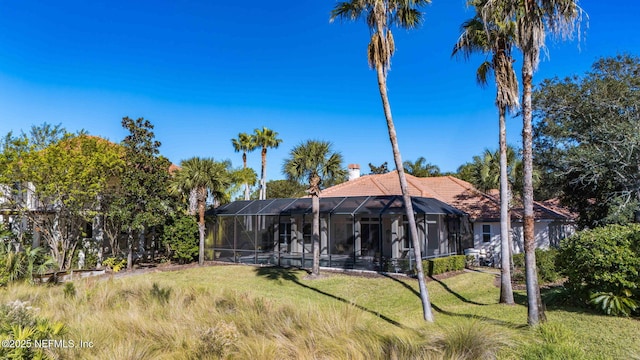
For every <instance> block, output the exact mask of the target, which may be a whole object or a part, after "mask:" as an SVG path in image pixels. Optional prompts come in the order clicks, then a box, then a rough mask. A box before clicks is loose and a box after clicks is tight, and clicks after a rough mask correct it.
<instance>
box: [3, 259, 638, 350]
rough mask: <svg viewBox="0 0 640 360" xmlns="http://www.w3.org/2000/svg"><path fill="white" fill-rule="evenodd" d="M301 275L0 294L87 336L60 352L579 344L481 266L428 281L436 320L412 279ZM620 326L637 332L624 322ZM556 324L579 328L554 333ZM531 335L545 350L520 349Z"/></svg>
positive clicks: (207, 274)
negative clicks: (529, 313)
mask: <svg viewBox="0 0 640 360" xmlns="http://www.w3.org/2000/svg"><path fill="white" fill-rule="evenodd" d="M303 275H304V272H296V271H280V270H273V271H271V270H269V271H266V270H260V269H252V268H248V267H211V268H198V269H191V270H187V271H180V272H172V273H154V274H145V275H140V276H129V277H125V278H121V279H108V278H107V279H86V280H82V281H76V282H74V283H73V290H75V291H71V289H70V288H71V286H69V285H68V286H66V287H65V286H28V285H13V286H10V287H8V288H4V289H0V303H7V302H9V301H13V300H21V301H28V302H29V304H31V306H33V307H35V308H38V310H37V315H38V316H40V317H45V318H48V319H50V320H52V321H60V322H63V323H64V324H66V329H67V334H66V335H65V336H64V337H65V338H66V339H73V340H74V341H75V342H76V343H78V342H79V341H80V340H82V341H91V342H93V347H91V348H77V347H76V348H74V349H52V350H53V355H54V356H55V357H58V358H60V359H266V360H269V359H354V360H357V359H363V360H364V359H366V360H369V359H385V360H386V359H494V358H496V357H502V358H521V357H522V356H521V355H522V354H524V353H529V354H531V355H533V356H530V357H529V358H544V356H545V354H560V355H561V354H566V353H570V354H584V352H583V351H582V350H580V351H574V350H575V349H574V348H573V344H574V342H577V341H580V343H585V344H588V343H589V341H588V339H586V338H584V336H585V335H584V334H582V333H579V332H578V331H577V330H576V329H573V328H571V329H570V330H569V329H564V330H566V331H564V330H563V329H560V330H563V331H560V330H558V329H555V328H554V327H553V325H551V326H545V327H543V328H541V329H539V330H537V331H527V330H526V328H524V322H525V320H526V317H525V312H526V308H524V307H522V306H515V307H504V306H501V305H498V304H496V303H491V301H495V300H492V299H497V290H496V289H494V288H493V285H492V284H491V281H492V278H491V277H490V276H485V275H484V274H465V275H461V276H460V277H459V279H456V278H452V279H447V280H445V282H443V283H435V282H434V283H430V284H429V286H430V287H431V288H430V290H433V299H432V301H433V302H434V304H436V305H437V306H438V309H439V310H437V311H438V312H437V313H436V315H438V319H437V323H436V325H429V324H424V323H421V322H419V321H418V320H415V319H414V318H417V319H419V314H420V307H419V302H418V298H417V296H416V295H415V291H416V290H415V289H413V290H412V288H411V286H413V284H412V282H411V281H407V282H405V281H404V280H397V279H396V280H393V279H385V278H377V279H364V278H353V277H348V276H343V275H333V276H328V277H326V278H323V279H321V280H313V281H310V280H309V281H307V280H303V279H302V278H303ZM485 282H486V285H482V284H484V283H485ZM469 284H476V285H474V286H470V285H469ZM550 315H551V317H552V318H553V317H554V316H555V315H554V313H553V312H551V314H550ZM558 316H563V318H566V319H571V320H573V321H580V322H581V321H590V319H586V318H585V317H586V316H588V315H584V316H582V315H579V316H578V315H575V314H567V315H565V314H563V313H561V314H560V315H558ZM514 319H520V320H521V321H522V324H523V325H519V323H518V320H514ZM598 321H602V323H603V324H608V321H609V320H608V319H604V318H598ZM634 324H635V323H631V325H634ZM621 328H623V329H625V328H626V329H627V330H625V331H629V333H630V334H632V335H631V336H632V337H633V336H636V335H633V334H634V332H633V328H630V327H629V326H628V325H625V326H623V327H621ZM565 333H566V334H574V333H575V334H576V336H578V335H579V336H582V337H583V339H582V340H573V339H572V337H573V336H569V338H567V337H566V336H564V337H563V336H560V337H558V336H559V335H554V334H560V335H562V334H565ZM554 336H556V338H554ZM533 338H536V339H541V342H538V341H536V340H532V339H533ZM569 340H571V341H569ZM512 344H513V345H514V346H505V345H512ZM546 344H550V345H546ZM540 345H544V347H545V348H548V349H546V350H545V351H540V352H538V353H536V352H532V351H531V350H532V349H534V348H540ZM568 345H571V346H570V347H567V346H568ZM520 350H522V351H520ZM569 350H571V351H569ZM616 351H617V350H616ZM540 356H542V357H540Z"/></svg>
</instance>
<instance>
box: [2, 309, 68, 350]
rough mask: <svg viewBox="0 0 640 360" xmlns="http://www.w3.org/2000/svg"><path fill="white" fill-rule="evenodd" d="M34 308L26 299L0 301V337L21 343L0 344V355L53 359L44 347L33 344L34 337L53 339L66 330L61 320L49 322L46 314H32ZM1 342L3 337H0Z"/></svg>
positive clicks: (38, 339) (39, 339) (37, 338)
mask: <svg viewBox="0 0 640 360" xmlns="http://www.w3.org/2000/svg"><path fill="white" fill-rule="evenodd" d="M35 311H37V309H34V308H32V307H31V306H29V304H28V303H27V302H22V301H20V300H16V301H13V302H10V303H8V304H4V305H0V338H1V339H2V340H7V341H16V342H19V343H20V344H23V346H10V344H11V343H7V344H6V346H2V347H0V358H2V359H25V360H26V359H53V357H52V356H51V354H49V353H48V352H47V349H43V348H38V347H37V346H35V341H41V340H48V339H56V338H59V337H60V336H62V335H64V334H65V333H66V329H65V326H64V324H63V323H60V322H55V323H52V322H50V321H49V320H48V319H46V318H42V317H38V316H35V314H34V313H35ZM3 345H5V341H3Z"/></svg>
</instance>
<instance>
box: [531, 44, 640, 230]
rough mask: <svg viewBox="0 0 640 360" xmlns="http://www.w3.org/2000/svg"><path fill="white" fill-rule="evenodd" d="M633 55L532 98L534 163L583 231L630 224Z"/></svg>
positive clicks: (637, 195) (639, 179)
mask: <svg viewBox="0 0 640 360" xmlns="http://www.w3.org/2000/svg"><path fill="white" fill-rule="evenodd" d="M639 75H640V58H639V57H637V56H631V55H618V56H616V57H608V58H602V59H599V60H598V61H596V62H595V63H594V64H593V66H592V70H591V71H589V72H587V73H586V74H584V75H583V76H573V77H568V78H565V79H562V80H561V79H558V78H553V79H548V80H545V81H544V82H542V84H541V85H540V86H539V87H538V89H537V90H536V91H535V93H534V97H533V101H534V109H535V112H534V115H535V117H536V120H537V123H536V126H535V133H536V137H535V150H536V157H535V159H536V165H537V167H538V168H539V169H540V170H541V174H542V177H543V182H544V183H545V186H544V187H543V189H548V190H547V191H548V192H549V194H550V195H561V198H562V199H563V201H564V202H565V203H566V204H568V205H571V206H572V207H574V208H575V209H576V210H577V211H579V213H580V220H581V222H582V225H584V226H594V225H602V224H606V223H624V222H627V221H630V220H631V219H632V217H633V214H634V212H635V211H637V210H638V205H639V204H640V167H639V165H638V164H640V113H639V112H638V104H640V76H639Z"/></svg>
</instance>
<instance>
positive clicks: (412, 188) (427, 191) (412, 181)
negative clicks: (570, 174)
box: [320, 171, 575, 220]
mask: <svg viewBox="0 0 640 360" xmlns="http://www.w3.org/2000/svg"><path fill="white" fill-rule="evenodd" d="M406 177H407V185H408V189H409V194H410V195H411V196H421V197H427V198H435V199H437V200H440V201H442V202H445V203H447V204H449V205H451V206H454V207H456V208H458V209H460V210H462V211H464V212H466V213H467V214H469V216H470V217H471V218H472V219H476V220H480V219H484V220H495V219H500V197H499V194H496V192H495V191H490V192H489V194H491V195H489V194H485V193H482V192H480V191H478V190H477V189H476V188H475V187H474V186H473V185H472V184H471V183H468V182H466V181H464V180H460V179H458V178H455V177H453V176H437V177H426V178H419V177H415V176H412V175H409V174H406ZM401 194H402V193H401V191H400V181H399V180H398V174H397V172H396V171H392V172H388V173H386V174H379V175H365V176H361V177H359V178H357V179H354V180H351V181H347V182H344V183H342V184H338V185H336V186H332V187H330V188H327V189H324V190H323V191H322V192H321V193H320V197H336V196H365V195H366V196H381V195H401ZM534 212H535V217H536V219H558V220H572V219H575V216H573V214H571V213H570V212H569V211H567V210H564V209H562V207H561V206H560V205H559V204H554V206H551V205H545V204H541V203H537V202H536V203H535V204H534ZM512 218H513V219H522V209H521V208H520V209H514V211H512Z"/></svg>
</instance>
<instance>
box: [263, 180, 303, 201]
mask: <svg viewBox="0 0 640 360" xmlns="http://www.w3.org/2000/svg"><path fill="white" fill-rule="evenodd" d="M267 187H268V188H269V196H267V199H287V198H299V197H303V196H305V195H306V194H307V192H306V190H307V187H306V186H304V185H302V184H300V183H299V182H297V181H294V180H269V181H268V182H267Z"/></svg>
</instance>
